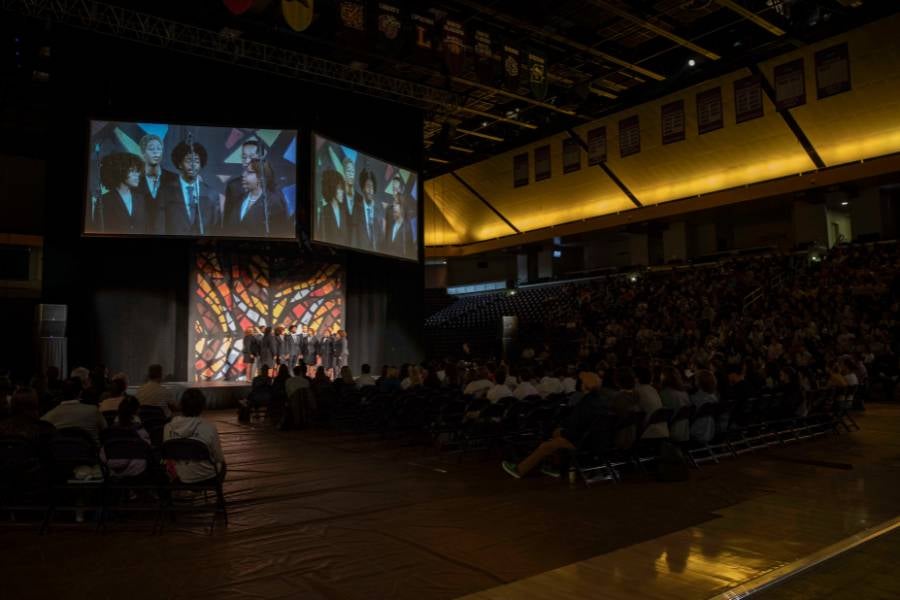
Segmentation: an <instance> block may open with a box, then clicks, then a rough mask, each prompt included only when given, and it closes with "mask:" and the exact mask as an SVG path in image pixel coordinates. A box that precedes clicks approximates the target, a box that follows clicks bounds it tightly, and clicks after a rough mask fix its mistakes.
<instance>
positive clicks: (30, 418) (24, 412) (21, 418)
mask: <svg viewBox="0 0 900 600" xmlns="http://www.w3.org/2000/svg"><path fill="white" fill-rule="evenodd" d="M55 431H56V428H55V427H54V426H53V425H51V424H50V423H48V422H47V421H42V420H41V419H40V418H39V417H38V395H37V393H36V392H35V391H34V390H31V389H27V388H25V389H19V390H16V391H15V392H14V393H13V395H12V398H11V399H10V405H9V416H8V417H6V418H5V419H2V420H0V436H10V437H23V438H25V439H27V440H28V441H30V442H31V443H32V444H34V447H35V448H38V449H40V448H41V447H43V446H44V445H45V444H46V443H47V441H49V440H50V438H51V437H53V433H54V432H55Z"/></svg>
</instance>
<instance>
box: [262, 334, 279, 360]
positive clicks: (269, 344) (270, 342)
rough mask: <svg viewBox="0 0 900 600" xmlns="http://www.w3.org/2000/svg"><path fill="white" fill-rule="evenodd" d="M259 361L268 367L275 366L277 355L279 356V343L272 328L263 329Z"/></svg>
mask: <svg viewBox="0 0 900 600" xmlns="http://www.w3.org/2000/svg"><path fill="white" fill-rule="evenodd" d="M259 346H260V349H259V362H260V364H262V365H267V366H268V367H270V368H271V367H274V366H275V357H276V356H278V345H277V344H276V342H275V336H273V335H272V328H271V327H266V328H265V329H263V335H262V339H261V340H260V341H259Z"/></svg>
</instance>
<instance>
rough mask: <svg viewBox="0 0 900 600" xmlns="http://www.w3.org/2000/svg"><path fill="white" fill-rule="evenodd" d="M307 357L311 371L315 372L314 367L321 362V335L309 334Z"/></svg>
mask: <svg viewBox="0 0 900 600" xmlns="http://www.w3.org/2000/svg"><path fill="white" fill-rule="evenodd" d="M309 357H310V359H311V360H309V361H307V364H308V365H309V366H310V370H311V372H312V373H315V372H316V368H317V367H318V366H319V365H321V364H322V337H321V336H320V335H318V334H312V335H310V336H309Z"/></svg>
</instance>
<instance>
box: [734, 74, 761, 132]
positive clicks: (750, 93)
mask: <svg viewBox="0 0 900 600" xmlns="http://www.w3.org/2000/svg"><path fill="white" fill-rule="evenodd" d="M761 116H763V95H762V83H761V82H760V80H759V77H757V76H755V75H751V76H750V77H744V78H743V79H738V80H737V81H735V82H734V122H735V123H743V122H744V121H749V120H751V119H758V118H760V117H761Z"/></svg>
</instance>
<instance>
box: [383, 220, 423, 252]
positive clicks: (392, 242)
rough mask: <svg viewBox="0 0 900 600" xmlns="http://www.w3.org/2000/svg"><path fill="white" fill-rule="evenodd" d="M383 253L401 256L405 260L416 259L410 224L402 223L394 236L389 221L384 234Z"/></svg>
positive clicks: (414, 242)
mask: <svg viewBox="0 0 900 600" xmlns="http://www.w3.org/2000/svg"><path fill="white" fill-rule="evenodd" d="M385 237H386V240H385V252H386V253H387V254H390V255H392V256H403V257H406V258H418V255H417V254H416V240H415V238H414V237H413V233H412V224H411V223H410V222H409V221H404V222H403V224H402V225H401V226H400V228H399V229H398V230H397V235H396V236H395V235H394V225H393V223H391V222H390V221H388V224H387V231H386V234H385Z"/></svg>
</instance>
